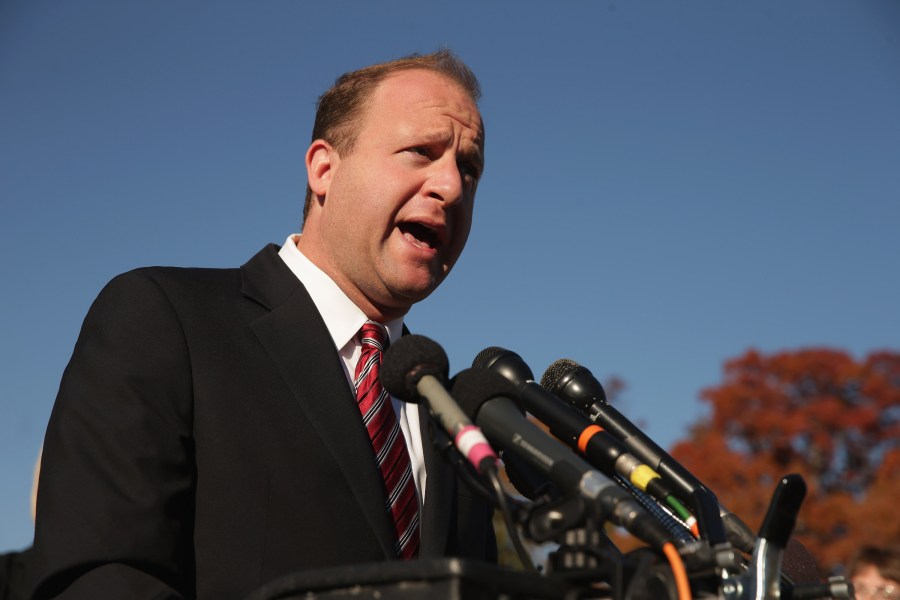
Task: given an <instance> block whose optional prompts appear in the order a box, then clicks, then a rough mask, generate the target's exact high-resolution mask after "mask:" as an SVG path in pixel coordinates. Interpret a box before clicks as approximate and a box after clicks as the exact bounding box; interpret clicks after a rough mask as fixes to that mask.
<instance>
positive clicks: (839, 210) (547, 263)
mask: <svg viewBox="0 0 900 600" xmlns="http://www.w3.org/2000/svg"><path fill="white" fill-rule="evenodd" d="M440 46H449V47H451V48H453V49H454V50H455V51H456V52H457V53H458V54H459V55H460V56H462V58H463V59H465V60H466V61H467V62H469V64H470V65H471V66H472V67H473V69H474V70H475V71H476V73H477V74H478V76H479V77H480V79H481V82H482V85H483V90H484V99H483V102H482V104H481V106H482V113H483V116H484V119H485V122H486V126H487V152H486V154H487V169H486V172H485V176H484V179H483V182H482V184H481V186H480V189H479V193H478V199H477V202H476V214H475V226H474V228H473V231H472V235H471V238H470V241H469V246H468V247H467V249H466V252H465V253H464V254H463V257H462V259H461V260H460V262H459V263H458V265H457V267H456V269H455V270H454V272H453V274H452V275H451V276H450V278H449V279H448V280H447V282H446V283H445V284H444V287H442V288H441V289H440V290H439V291H438V292H436V293H435V294H434V295H433V296H432V297H431V298H429V299H428V300H427V301H426V302H425V303H423V304H422V305H421V306H420V307H416V308H415V309H414V310H413V311H412V312H411V313H410V315H409V316H408V318H407V322H408V323H409V325H410V326H411V328H412V329H413V330H414V331H416V332H418V333H422V334H425V335H428V336H429V337H432V338H433V339H435V340H436V341H438V342H439V343H440V344H442V345H443V346H444V348H445V349H446V350H447V353H448V355H449V356H450V360H451V370H452V371H453V372H456V371H458V370H460V369H462V368H464V367H467V366H469V365H470V363H471V361H472V358H473V357H474V356H475V355H476V354H477V353H478V352H479V351H480V350H481V349H482V348H485V347H487V346H494V345H499V346H505V347H507V348H510V349H512V350H515V351H517V352H518V353H519V354H521V355H522V356H523V357H524V358H525V359H526V360H527V361H528V362H529V364H530V365H531V367H532V369H533V370H534V372H535V374H536V375H537V376H538V377H540V374H541V373H542V372H543V370H544V369H545V368H546V367H547V365H549V364H550V363H551V362H553V361H554V360H556V359H558V358H562V357H569V358H573V359H575V360H577V361H578V362H580V363H582V364H584V365H585V366H587V367H589V368H590V369H591V370H593V371H594V372H595V373H596V374H597V375H599V376H601V378H607V377H609V376H610V375H618V376H620V377H621V378H623V379H624V380H625V381H626V382H627V384H628V387H627V389H626V391H625V393H624V395H623V396H622V398H621V402H620V405H619V408H620V410H622V411H623V412H624V413H625V414H626V415H628V416H629V417H630V418H631V419H632V420H634V421H637V422H639V423H642V424H643V425H644V427H645V430H646V431H647V433H648V434H649V435H650V436H651V437H653V439H654V440H656V441H657V443H659V444H660V445H663V446H666V447H668V446H670V445H671V444H672V442H674V441H675V440H677V439H680V438H683V437H684V436H685V435H686V431H687V426H688V425H689V424H690V423H691V422H693V421H695V420H696V419H698V418H700V417H702V415H703V414H704V406H703V405H702V404H701V403H700V402H699V400H698V392H699V391H700V390H701V389H703V388H704V387H707V386H710V385H714V384H716V383H717V382H718V381H719V380H720V377H721V366H722V363H723V362H724V361H725V360H726V359H728V358H730V357H734V356H737V355H739V354H741V353H742V352H744V351H745V350H746V349H747V348H748V347H756V348H759V349H761V350H764V351H774V350H780V349H791V348H799V347H805V346H810V345H828V346H832V347H837V348H843V349H846V350H849V351H851V352H852V353H853V354H854V355H856V356H858V357H859V356H862V355H864V354H865V353H867V352H869V351H872V350H875V349H884V348H888V349H895V350H896V349H898V348H900V340H898V334H900V316H898V315H900V277H898V272H900V269H898V262H900V2H897V1H896V0H872V1H845V0H840V1H838V0H795V1H792V2H783V1H765V0H759V1H754V2H744V3H736V2H719V1H713V0H708V1H702V2H701V1H679V2H645V1H638V2H610V1H578V2H574V1H573V2H568V3H564V2H558V3H550V2H526V1H516V2H502V1H499V0H497V1H490V2H482V1H477V2H476V1H466V2H460V3H450V2H444V3H440V4H439V3H423V2H406V1H402V2H401V1H384V2H371V1H368V0H366V1H358V2H339V1H334V2H300V1H287V0H278V1H268V2H237V1H233V0H231V1H217V2H172V1H170V2H150V1H146V2H135V1H127V0H126V1H112V0H108V1H105V2H101V1H97V0H79V1H78V2H47V1H35V0H6V1H5V2H2V3H0V261H2V270H0V273H2V278H3V293H2V295H0V353H2V354H0V403H2V404H0V406H2V409H3V412H2V417H0V481H2V485H0V550H3V549H7V548H18V547H22V546H25V545H27V544H29V543H30V540H31V522H30V518H29V510H28V495H29V487H30V482H31V471H32V466H33V463H34V460H35V458H36V456H37V453H38V449H39V447H40V444H41V440H42V436H43V432H44V428H45V426H46V421H47V418H48V416H49V414H50V409H51V406H52V403H53V399H54V396H55V394H56V390H57V387H58V384H59V379H60V376H61V374H62V371H63V369H64V368H65V365H66V362H67V361H68V358H69V355H70V353H71V350H72V346H73V344H74V342H75V338H76V336H77V334H78V330H79V328H80V325H81V321H82V319H83V317H84V314H85V312H86V310H87V309H88V306H89V305H90V303H91V301H92V300H93V299H94V298H95V296H96V294H97V292H98V291H99V290H100V288H101V287H102V286H103V285H104V283H105V282H106V281H108V280H109V279H110V278H111V277H112V276H114V275H115V274H117V273H119V272H121V271H125V270H128V269H131V268H134V267H138V266H143V265H150V264H164V265H185V266H236V265H239V264H241V263H243V262H244V261H245V260H246V259H247V258H249V257H250V256H251V255H252V254H254V253H255V252H256V251H257V250H258V249H259V248H261V247H262V246H263V245H264V244H265V243H268V242H277V243H281V242H282V241H283V240H284V238H285V237H286V236H287V235H288V234H289V233H291V232H292V231H296V230H297V229H298V225H299V220H300V207H301V203H302V198H303V192H304V187H305V171H304V168H303V154H304V152H305V149H306V145H307V143H308V141H309V135H310V128H311V124H312V118H313V110H314V103H315V99H316V97H317V96H318V95H319V93H321V91H323V90H324V89H325V88H326V87H327V86H328V85H329V84H330V83H331V82H332V81H333V80H334V78H335V77H336V76H337V75H339V74H340V73H342V72H344V71H347V70H350V69H353V68H356V67H360V66H363V65H366V64H370V63H372V62H376V61H380V60H384V59H390V58H395V57H397V56H400V55H404V54H408V53H411V52H415V51H423V52H427V51H431V50H434V49H436V48H438V47H440Z"/></svg>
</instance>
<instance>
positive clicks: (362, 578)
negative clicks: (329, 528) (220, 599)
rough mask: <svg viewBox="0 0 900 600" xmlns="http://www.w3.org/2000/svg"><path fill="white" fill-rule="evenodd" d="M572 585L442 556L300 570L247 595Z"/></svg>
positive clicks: (390, 594)
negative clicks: (429, 558)
mask: <svg viewBox="0 0 900 600" xmlns="http://www.w3.org/2000/svg"><path fill="white" fill-rule="evenodd" d="M572 589H573V588H572V587H571V584H570V583H567V582H566V581H565V580H562V579H558V578H555V577H552V576H550V577H548V576H541V575H537V574H535V573H527V572H522V571H514V570H512V569H507V568H503V567H497V566H494V565H490V564H487V563H482V562H477V561H466V560H461V559H455V558H442V559H433V560H422V561H412V562H401V561H394V562H384V563H371V564H363V565H353V566H347V567H332V568H327V569H316V570H310V571H299V572H297V573H293V574H291V575H286V576H284V577H280V578H278V579H275V580H274V581H272V582H270V583H268V584H266V585H264V586H263V587H261V588H259V589H258V590H256V591H255V592H254V593H253V594H251V595H250V596H248V597H247V599H246V600H301V599H302V600H316V599H328V600H338V599H342V598H347V599H350V598H353V599H354V600H420V599H421V600H425V599H427V600H498V599H500V598H502V599H503V600H554V599H562V598H564V597H565V596H566V595H567V593H569V592H571V591H572Z"/></svg>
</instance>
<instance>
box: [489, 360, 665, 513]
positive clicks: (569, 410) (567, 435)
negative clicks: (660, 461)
mask: <svg viewBox="0 0 900 600" xmlns="http://www.w3.org/2000/svg"><path fill="white" fill-rule="evenodd" d="M472 366H473V367H476V368H484V369H492V370H494V371H496V372H498V373H500V374H501V375H503V376H504V377H505V378H506V379H507V380H509V381H510V382H511V383H512V384H513V385H515V386H516V391H517V392H518V394H519V398H520V399H521V400H522V403H523V404H524V405H525V410H527V411H528V412H530V413H531V414H532V415H534V416H535V417H537V419H538V420H539V421H541V422H542V423H543V424H544V425H546V426H547V427H548V428H549V429H550V433H552V434H553V435H554V436H556V437H557V438H559V439H560V440H562V441H563V442H564V443H565V444H567V445H568V446H569V447H570V448H572V449H573V450H577V451H579V452H580V453H581V454H582V455H583V456H585V457H586V458H587V459H588V461H589V462H590V463H591V464H593V465H594V466H596V467H597V468H599V469H600V470H601V471H603V472H604V473H605V474H606V475H608V476H610V477H614V476H616V475H618V476H620V477H622V478H623V479H624V480H626V481H628V482H630V483H631V484H633V485H634V486H635V487H637V488H638V489H640V490H649V491H650V493H651V494H653V495H654V496H655V497H657V498H659V499H660V500H662V501H663V502H665V501H666V497H667V496H669V495H670V492H669V490H668V488H667V487H666V486H665V485H664V484H663V483H662V479H661V477H660V475H659V474H658V473H656V472H655V471H653V469H651V468H650V467H648V466H647V465H645V464H643V463H642V462H641V461H639V460H638V459H637V458H636V457H635V456H634V455H633V454H630V453H629V451H628V448H627V447H625V445H624V444H623V443H622V442H620V441H619V440H618V439H616V438H615V437H614V436H613V435H612V434H610V433H609V432H607V431H604V430H603V429H602V428H601V427H598V426H597V425H595V424H593V423H592V422H591V421H590V420H589V419H588V418H587V417H586V416H584V415H583V414H582V413H580V412H579V411H577V410H575V409H574V408H573V407H572V406H570V405H569V404H566V403H565V402H563V401H562V400H560V399H559V398H557V397H556V396H555V395H553V394H551V393H550V392H548V391H547V390H546V389H544V388H543V387H541V386H540V385H538V384H537V383H535V381H534V375H533V374H532V372H531V369H530V368H529V367H528V365H527V364H526V363H525V361H524V360H523V359H522V357H521V356H519V355H518V354H516V353H515V352H513V351H512V350H507V349H505V348H499V347H497V346H492V347H490V348H485V349H484V350H482V351H481V352H480V353H479V354H478V356H476V357H475V360H474V361H473V363H472Z"/></svg>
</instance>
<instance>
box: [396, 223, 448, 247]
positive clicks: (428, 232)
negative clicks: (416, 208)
mask: <svg viewBox="0 0 900 600" xmlns="http://www.w3.org/2000/svg"><path fill="white" fill-rule="evenodd" d="M397 227H398V228H399V229H400V233H402V234H403V237H405V238H406V239H407V240H408V241H409V242H411V243H412V244H413V245H414V246H417V247H419V248H431V249H432V250H436V249H437V247H438V246H439V245H440V242H441V236H440V234H438V232H437V230H435V229H432V228H431V227H429V226H428V225H424V224H422V223H415V222H411V221H410V222H404V223H400V224H399V225H397Z"/></svg>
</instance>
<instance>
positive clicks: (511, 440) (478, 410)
mask: <svg viewBox="0 0 900 600" xmlns="http://www.w3.org/2000/svg"><path fill="white" fill-rule="evenodd" d="M453 396H454V397H455V398H456V399H457V401H458V402H459V405H460V407H461V408H462V409H463V410H465V411H466V413H467V414H469V415H471V418H472V419H473V420H474V421H475V423H476V424H477V425H478V426H479V427H481V429H482V430H483V431H484V433H485V435H487V437H488V439H490V440H491V441H492V442H494V443H495V444H498V445H499V446H501V447H503V448H504V450H505V451H507V452H510V453H513V454H515V455H517V456H519V457H521V458H522V459H523V460H525V461H527V462H528V463H529V464H530V465H531V466H533V467H534V468H536V469H537V470H538V471H540V472H541V473H542V474H544V475H545V476H547V477H549V478H550V479H551V480H552V481H553V483H554V484H555V485H556V486H557V487H558V488H559V489H560V491H561V492H562V493H564V494H577V495H578V496H581V497H582V498H584V499H586V500H588V501H590V502H591V503H592V504H593V506H595V507H597V508H598V509H600V511H601V514H602V515H603V517H604V518H607V519H609V520H611V521H612V522H613V523H615V524H617V525H619V526H620V527H624V528H625V529H626V530H628V531H629V532H630V533H632V534H633V535H635V536H636V537H638V538H640V539H642V540H644V541H645V542H647V543H649V544H651V545H653V546H655V547H657V548H659V547H662V546H663V545H664V544H666V543H668V542H669V535H668V533H667V532H666V531H665V530H664V529H663V528H662V526H661V525H660V524H659V523H657V522H656V521H655V520H654V519H653V518H652V517H650V515H649V514H647V513H646V512H644V510H643V509H642V508H641V507H640V506H639V505H638V504H637V503H635V502H634V501H633V500H632V498H631V496H630V495H629V494H628V493H627V492H626V491H625V490H624V489H622V488H620V487H619V486H618V485H616V484H615V483H614V482H613V481H611V480H610V479H608V478H607V477H606V476H605V475H603V474H602V473H600V472H599V471H597V470H595V469H594V468H593V467H591V465H589V464H588V463H587V462H585V461H584V460H582V459H581V458H579V457H578V456H577V455H575V454H573V453H572V452H571V451H570V450H569V449H568V448H566V447H565V446H563V445H562V444H561V443H559V442H558V441H556V440H554V439H553V438H551V437H550V436H548V435H547V434H546V433H544V431H543V430H541V429H540V428H539V427H538V426H537V425H535V424H534V423H532V422H531V421H529V420H528V419H526V418H525V415H524V414H523V412H522V409H521V407H520V406H519V405H518V403H517V402H516V401H515V400H514V399H515V398H516V397H517V393H516V388H515V386H513V385H512V383H510V382H509V381H508V380H506V379H505V378H504V377H502V376H501V375H500V374H498V373H496V372H494V371H490V370H487V369H477V368H470V369H465V370H463V371H461V372H460V373H459V374H458V375H457V376H456V377H455V378H454V382H453Z"/></svg>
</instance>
